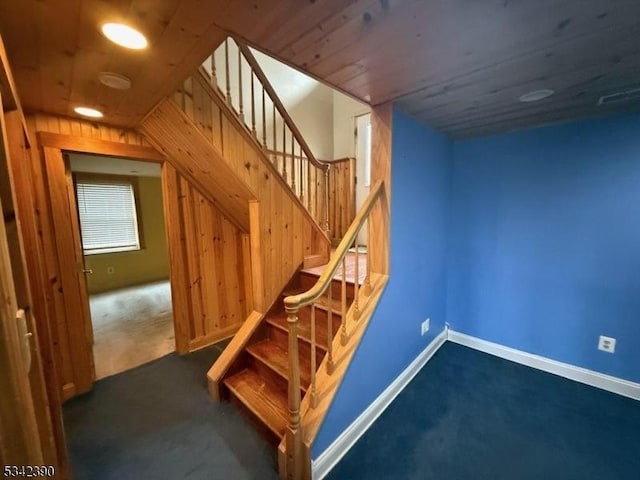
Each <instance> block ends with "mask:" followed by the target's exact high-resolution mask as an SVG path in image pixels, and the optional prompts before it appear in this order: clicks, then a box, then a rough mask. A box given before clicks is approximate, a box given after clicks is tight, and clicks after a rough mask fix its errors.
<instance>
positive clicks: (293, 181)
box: [291, 132, 297, 195]
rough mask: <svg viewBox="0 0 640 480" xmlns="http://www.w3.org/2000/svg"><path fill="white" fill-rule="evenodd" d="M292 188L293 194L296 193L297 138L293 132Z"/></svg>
mask: <svg viewBox="0 0 640 480" xmlns="http://www.w3.org/2000/svg"><path fill="white" fill-rule="evenodd" d="M291 188H292V189H293V193H295V194H296V195H297V193H296V149H295V138H294V136H293V132H291Z"/></svg>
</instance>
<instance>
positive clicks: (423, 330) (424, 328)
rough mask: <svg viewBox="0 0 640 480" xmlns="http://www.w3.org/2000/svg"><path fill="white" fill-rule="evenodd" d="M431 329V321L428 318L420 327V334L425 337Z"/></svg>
mask: <svg viewBox="0 0 640 480" xmlns="http://www.w3.org/2000/svg"><path fill="white" fill-rule="evenodd" d="M429 328H431V319H430V318H427V319H426V320H425V321H424V322H422V324H421V326H420V334H421V335H424V334H425V333H427V332H428V331H429Z"/></svg>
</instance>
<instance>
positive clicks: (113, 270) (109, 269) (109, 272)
mask: <svg viewBox="0 0 640 480" xmlns="http://www.w3.org/2000/svg"><path fill="white" fill-rule="evenodd" d="M115 271H116V269H115V268H113V267H107V273H108V274H109V275H111V274H112V273H114V272H115Z"/></svg>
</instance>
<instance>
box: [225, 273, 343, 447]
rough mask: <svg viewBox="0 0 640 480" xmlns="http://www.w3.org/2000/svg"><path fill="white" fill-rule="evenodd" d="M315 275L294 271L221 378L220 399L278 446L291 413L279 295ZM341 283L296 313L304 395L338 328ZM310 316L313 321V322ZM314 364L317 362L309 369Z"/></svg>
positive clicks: (304, 286) (305, 286)
mask: <svg viewBox="0 0 640 480" xmlns="http://www.w3.org/2000/svg"><path fill="white" fill-rule="evenodd" d="M319 277H320V275H319V274H318V273H312V272H311V271H309V270H302V271H300V272H298V274H297V275H296V276H295V277H294V278H293V279H292V282H291V284H290V285H289V286H288V288H287V289H286V290H285V291H284V292H283V293H282V295H281V298H280V299H279V301H277V302H276V304H275V305H274V307H273V308H272V309H271V310H270V311H269V313H268V314H267V315H266V316H265V318H264V320H263V322H262V324H261V325H260V327H259V328H258V329H257V330H256V332H255V333H254V334H253V336H252V337H251V339H250V340H249V341H248V342H247V345H246V347H245V348H244V349H243V351H242V353H241V354H240V355H239V357H238V358H237V360H236V362H235V364H234V365H233V367H232V368H231V369H230V370H229V371H228V373H227V375H226V376H225V377H224V379H223V382H222V383H223V385H224V387H223V388H222V389H221V391H220V394H221V396H222V398H224V399H228V400H230V401H232V402H233V403H235V404H237V405H239V406H240V407H241V408H242V410H244V411H245V412H246V413H248V414H249V416H250V417H251V418H253V419H254V420H255V421H256V422H257V423H258V425H259V427H260V428H261V429H262V430H263V431H266V433H267V437H268V438H269V439H270V440H272V441H273V442H274V444H276V445H277V444H279V443H280V442H281V441H282V439H283V438H284V435H285V432H286V428H287V422H288V418H289V415H288V393H287V389H288V385H289V364H290V359H289V352H288V341H289V340H288V337H289V326H288V321H287V314H286V312H285V310H284V301H283V300H284V298H285V297H286V296H290V295H295V294H298V293H301V292H304V291H307V290H309V289H310V288H312V287H313V286H314V285H315V284H316V283H317V281H318V278H319ZM341 283H342V282H341V279H334V280H333V286H332V297H333V298H334V299H331V300H330V299H329V292H328V291H327V292H326V293H325V294H324V295H323V296H322V297H321V298H320V299H319V300H318V301H317V302H316V304H315V306H307V307H305V308H303V309H301V310H300V312H299V314H298V317H299V323H298V352H299V353H298V363H299V365H300V393H301V395H302V396H304V395H305V394H306V393H307V391H309V389H310V388H312V384H311V377H312V376H313V375H314V374H315V371H316V370H317V369H318V367H319V366H320V364H321V363H322V361H323V359H324V358H325V356H326V355H327V353H328V351H329V350H330V348H331V341H332V340H333V338H334V337H335V336H336V335H337V334H338V332H339V328H340V325H341V323H342V315H341V313H342V311H341V306H340V303H339V301H336V300H335V298H339V295H340V289H341V288H342V287H341ZM346 286H347V287H346V290H347V297H346V298H347V300H348V301H349V302H350V301H352V300H353V296H354V283H353V282H351V281H347V282H346ZM312 317H314V318H315V322H312ZM314 330H315V331H314ZM314 351H315V354H314ZM314 363H315V366H314V367H313V368H311V365H313V364H314Z"/></svg>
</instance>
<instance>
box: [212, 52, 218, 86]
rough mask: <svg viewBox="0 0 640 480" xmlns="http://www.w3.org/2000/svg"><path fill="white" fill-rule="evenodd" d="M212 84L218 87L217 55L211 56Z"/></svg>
mask: <svg viewBox="0 0 640 480" xmlns="http://www.w3.org/2000/svg"><path fill="white" fill-rule="evenodd" d="M211 84H212V85H213V86H217V85H218V77H217V76H216V54H215V52H214V53H213V54H212V55H211Z"/></svg>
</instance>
